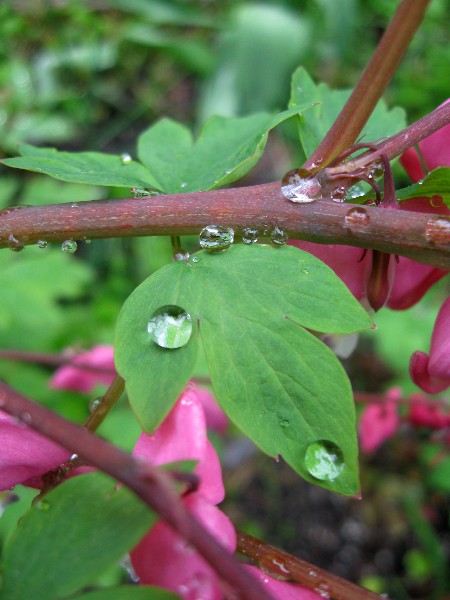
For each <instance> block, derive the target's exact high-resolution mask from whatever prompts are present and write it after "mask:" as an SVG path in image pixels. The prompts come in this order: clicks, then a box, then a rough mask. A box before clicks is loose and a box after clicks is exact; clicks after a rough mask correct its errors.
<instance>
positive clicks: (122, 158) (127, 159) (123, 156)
mask: <svg viewBox="0 0 450 600" xmlns="http://www.w3.org/2000/svg"><path fill="white" fill-rule="evenodd" d="M120 161H121V163H122V164H123V165H128V164H129V163H130V162H132V161H133V159H132V158H131V154H128V152H124V153H123V154H121V155H120Z"/></svg>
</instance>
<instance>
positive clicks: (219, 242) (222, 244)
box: [200, 225, 234, 252]
mask: <svg viewBox="0 0 450 600" xmlns="http://www.w3.org/2000/svg"><path fill="white" fill-rule="evenodd" d="M233 241H234V231H233V230H232V229H231V228H230V227H222V225H207V226H206V227H204V228H203V229H202V230H201V231H200V246H201V247H202V248H203V249H204V250H208V252H221V251H222V250H226V249H227V248H229V247H230V246H231V244H232V243H233Z"/></svg>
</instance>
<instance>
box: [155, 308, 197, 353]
mask: <svg viewBox="0 0 450 600" xmlns="http://www.w3.org/2000/svg"><path fill="white" fill-rule="evenodd" d="M147 331H148V333H149V334H150V336H151V338H152V339H153V341H154V342H155V343H156V344H157V345H158V346H160V347H161V348H170V349H175V348H181V347H182V346H185V345H186V344H187V343H188V341H189V339H190V337H191V334H192V319H191V315H190V314H189V313H188V312H186V311H185V310H184V308H181V307H180V306H176V305H173V304H170V305H167V306H162V307H161V308H158V310H156V311H155V312H154V313H153V315H152V316H151V318H150V320H149V322H148V325H147Z"/></svg>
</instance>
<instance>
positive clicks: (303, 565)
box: [238, 531, 380, 600]
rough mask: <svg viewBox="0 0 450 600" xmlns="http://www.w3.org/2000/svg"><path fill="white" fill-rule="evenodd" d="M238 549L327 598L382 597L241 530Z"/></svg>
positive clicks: (374, 599) (377, 599)
mask: <svg viewBox="0 0 450 600" xmlns="http://www.w3.org/2000/svg"><path fill="white" fill-rule="evenodd" d="M238 550H239V552H241V553H242V554H243V555H244V556H247V557H248V558H251V559H252V560H253V561H254V562H256V563H257V564H258V565H259V566H260V567H261V568H262V569H264V571H266V572H268V573H272V574H273V575H275V576H281V577H284V578H285V579H289V580H291V581H296V582H297V583H301V584H302V585H304V586H306V587H309V588H311V589H313V590H315V591H317V592H318V593H319V594H323V596H324V597H326V598H333V599H334V600H380V596H379V595H378V594H374V592H371V591H369V590H366V589H364V588H362V587H360V586H359V585H355V584H354V583H351V582H350V581H346V580H345V579H342V578H341V577H338V576H337V575H334V574H333V573H330V572H329V571H325V569H320V568H319V567H316V566H315V565H313V564H311V563H308V562H306V561H305V560H302V559H300V558H297V557H296V556H292V554H288V553H287V552H284V550H280V549H279V548H275V547H274V546H271V545H270V544H266V543H265V542H262V541H261V540H259V539H257V538H255V537H253V536H251V535H249V534H248V533H244V532H242V531H240V532H239V533H238Z"/></svg>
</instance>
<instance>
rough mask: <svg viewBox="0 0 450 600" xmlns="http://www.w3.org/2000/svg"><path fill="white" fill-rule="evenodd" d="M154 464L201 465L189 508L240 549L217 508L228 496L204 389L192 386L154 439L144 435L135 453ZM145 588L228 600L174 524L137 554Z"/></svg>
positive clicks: (190, 599)
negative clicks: (204, 404) (212, 439)
mask: <svg viewBox="0 0 450 600" xmlns="http://www.w3.org/2000/svg"><path fill="white" fill-rule="evenodd" d="M133 454H134V455H135V456H139V457H141V458H142V459H144V460H148V461H149V462H151V463H152V464H153V465H161V464H167V463H172V462H177V461H183V460H196V461H198V464H197V466H196V468H195V471H194V472H195V473H196V474H197V475H198V476H199V478H200V485H199V487H198V489H197V490H196V491H195V492H192V493H188V494H187V495H185V496H184V497H183V503H184V505H185V506H186V508H188V509H189V510H190V511H191V512H192V513H193V514H194V515H195V516H196V518H197V519H198V520H199V521H200V522H201V523H203V525H204V526H205V527H206V528H207V529H209V530H210V532H211V533H212V534H213V535H215V536H216V538H217V539H218V541H220V543H221V544H223V546H224V547H225V548H226V549H227V550H228V551H229V552H234V550H235V548H236V533H235V531H234V527H233V525H232V524H231V522H230V521H229V519H228V518H227V517H226V516H225V515H224V514H223V513H222V512H221V511H220V510H219V509H218V508H216V506H215V504H217V503H219V502H221V501H222V500H223V497H224V487H223V483H222V474H221V469H220V463H219V460H218V457H217V454H216V452H215V450H214V448H213V447H212V445H211V443H210V442H209V440H208V438H207V436H206V418H205V413H204V409H203V407H202V403H201V400H200V398H199V393H198V390H196V389H195V388H194V387H192V386H190V387H188V388H187V389H186V390H185V391H184V393H183V394H182V395H181V397H180V398H179V400H178V402H177V403H176V405H175V406H174V408H173V409H172V411H171V412H170V414H169V415H168V416H167V418H166V419H165V420H164V422H163V423H162V424H161V425H160V427H158V429H157V430H156V431H155V432H154V433H153V434H151V435H147V434H145V433H144V434H142V435H141V436H140V437H139V440H138V442H137V444H136V446H135V449H134V451H133ZM131 560H132V563H133V566H134V568H135V570H136V573H137V574H138V576H139V577H140V580H141V582H142V583H143V584H153V585H159V586H161V587H164V588H167V589H171V590H173V591H175V592H177V593H178V594H180V596H181V597H182V598H185V599H186V600H194V599H195V598H201V599H202V600H222V598H223V595H224V594H223V591H222V589H221V584H220V581H219V579H218V578H217V576H216V575H215V573H214V571H213V569H212V568H211V567H210V566H209V565H208V563H207V562H206V561H205V560H204V559H203V558H202V557H201V556H199V555H198V554H197V553H196V552H195V551H194V549H193V548H190V547H189V546H188V545H187V544H186V543H185V542H184V540H183V539H182V538H181V537H180V536H179V535H178V534H177V533H175V532H174V531H173V530H172V529H171V528H170V527H169V526H168V525H166V524H165V523H164V522H162V521H160V522H158V523H157V524H156V525H154V527H152V529H151V530H150V532H149V533H148V534H147V535H146V536H145V538H144V539H143V540H142V541H141V542H140V543H139V544H138V545H137V546H136V548H134V550H133V551H132V552H131Z"/></svg>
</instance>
